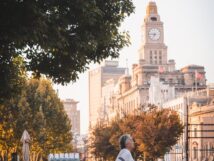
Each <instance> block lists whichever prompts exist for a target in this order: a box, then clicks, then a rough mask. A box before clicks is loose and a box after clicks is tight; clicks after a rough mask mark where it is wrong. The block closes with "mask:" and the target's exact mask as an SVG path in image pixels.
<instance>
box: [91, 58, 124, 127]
mask: <svg viewBox="0 0 214 161" xmlns="http://www.w3.org/2000/svg"><path fill="white" fill-rule="evenodd" d="M118 65H119V64H118V61H109V60H105V61H104V62H103V63H102V64H101V66H100V67H98V68H96V69H94V70H91V71H90V72H89V127H90V128H92V127H93V126H94V125H96V123H97V121H100V120H103V119H106V117H105V107H104V101H103V100H102V98H103V99H104V98H105V97H104V96H103V95H106V94H104V93H103V92H102V87H103V86H105V84H106V81H108V80H109V79H111V80H113V81H115V82H117V81H118V79H119V78H120V77H121V76H122V75H124V74H125V71H126V68H120V67H118ZM108 92H110V91H108Z"/></svg>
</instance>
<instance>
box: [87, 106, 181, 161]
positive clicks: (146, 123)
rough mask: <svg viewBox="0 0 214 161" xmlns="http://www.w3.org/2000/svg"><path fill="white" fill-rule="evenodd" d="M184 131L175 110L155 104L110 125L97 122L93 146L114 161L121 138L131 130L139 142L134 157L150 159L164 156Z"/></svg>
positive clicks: (99, 155) (94, 151)
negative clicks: (155, 105)
mask: <svg viewBox="0 0 214 161" xmlns="http://www.w3.org/2000/svg"><path fill="white" fill-rule="evenodd" d="M182 132H183V125H182V123H181V122H180V119H179V116H178V115H177V113H176V112H175V111H173V110H170V109H158V108H154V107H153V108H150V109H149V110H147V111H142V112H140V114H139V115H127V116H125V117H124V118H121V119H119V120H118V119H116V121H115V120H114V121H113V122H111V123H110V124H108V125H102V124H99V125H97V126H96V127H95V128H94V129H93V132H92V134H93V135H92V136H93V137H92V138H91V142H92V145H91V148H92V149H93V151H92V152H93V154H94V155H95V156H96V157H98V158H103V159H104V160H109V161H113V160H114V159H115V158H116V156H117V153H118V152H119V145H118V140H119V137H120V136H121V135H122V134H124V133H128V134H131V135H132V136H133V139H134V141H135V145H136V147H135V149H134V152H133V156H134V157H135V158H136V159H137V158H138V159H139V158H141V159H142V158H143V157H145V158H146V160H150V161H151V160H156V159H157V158H159V157H163V156H164V154H165V153H166V152H168V151H169V150H170V149H171V147H172V146H173V145H175V144H176V142H177V140H178V139H179V137H180V135H181V134H182ZM112 151H113V152H112ZM106 158H107V159H106Z"/></svg>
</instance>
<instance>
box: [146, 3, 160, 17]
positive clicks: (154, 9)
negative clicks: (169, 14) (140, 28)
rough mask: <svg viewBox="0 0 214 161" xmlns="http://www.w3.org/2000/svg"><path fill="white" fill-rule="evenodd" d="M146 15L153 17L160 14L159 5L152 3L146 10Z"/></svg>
mask: <svg viewBox="0 0 214 161" xmlns="http://www.w3.org/2000/svg"><path fill="white" fill-rule="evenodd" d="M146 14H147V16H148V15H151V14H158V9H157V5H156V3H155V2H152V1H150V2H149V4H148V6H147V8H146Z"/></svg>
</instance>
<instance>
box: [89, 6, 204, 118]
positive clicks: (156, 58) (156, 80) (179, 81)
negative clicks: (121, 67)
mask: <svg viewBox="0 0 214 161" xmlns="http://www.w3.org/2000/svg"><path fill="white" fill-rule="evenodd" d="M142 33H143V41H142V45H141V48H140V50H139V63H138V64H133V66H132V72H131V75H127V74H124V75H122V76H120V77H119V78H118V81H115V80H114V82H112V83H111V85H110V84H109V82H107V81H108V80H106V81H105V83H104V85H103V87H102V89H103V90H104V89H105V88H108V89H109V85H110V86H111V87H110V88H111V90H105V92H103V93H102V95H103V96H105V95H106V96H108V97H105V100H104V101H103V102H104V103H103V104H102V105H103V106H104V107H101V109H105V113H106V114H105V115H108V114H111V115H112V112H111V113H108V112H107V111H111V110H112V109H113V110H114V113H115V111H116V112H117V113H119V114H120V115H121V116H123V114H124V113H133V112H135V111H136V109H139V108H140V107H141V106H142V105H144V104H147V103H153V104H156V105H158V106H160V105H161V104H162V103H163V102H165V101H168V100H170V99H173V98H175V97H178V96H181V95H182V94H183V93H185V92H189V91H192V90H194V89H196V88H197V89H205V88H206V77H205V71H204V67H203V66H199V65H188V66H186V67H183V68H181V69H179V70H177V69H176V67H175V61H174V60H168V53H167V46H166V45H165V43H164V27H163V22H162V21H161V19H160V16H159V14H158V10H157V6H156V3H155V2H149V4H148V6H147V12H146V16H145V18H144V22H143V26H142ZM197 75H200V79H198V77H197ZM90 97H91V96H90ZM100 98H101V97H99V98H98V97H97V99H100ZM156 98H157V99H156ZM108 102H110V104H108ZM113 106H114V107H113ZM108 108H110V109H111V110H108ZM106 109H107V110H106ZM107 118H111V116H108V117H107Z"/></svg>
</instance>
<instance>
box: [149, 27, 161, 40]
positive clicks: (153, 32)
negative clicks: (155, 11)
mask: <svg viewBox="0 0 214 161" xmlns="http://www.w3.org/2000/svg"><path fill="white" fill-rule="evenodd" d="M149 37H150V39H151V40H154V41H156V40H158V39H159V38H160V30H158V29H156V28H152V29H151V30H150V31H149Z"/></svg>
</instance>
